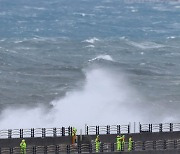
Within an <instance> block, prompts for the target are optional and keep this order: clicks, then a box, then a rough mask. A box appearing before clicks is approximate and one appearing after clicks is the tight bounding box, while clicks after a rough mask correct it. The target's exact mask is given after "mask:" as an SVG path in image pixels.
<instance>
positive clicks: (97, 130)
mask: <svg viewBox="0 0 180 154" xmlns="http://www.w3.org/2000/svg"><path fill="white" fill-rule="evenodd" d="M96 135H99V126H96Z"/></svg>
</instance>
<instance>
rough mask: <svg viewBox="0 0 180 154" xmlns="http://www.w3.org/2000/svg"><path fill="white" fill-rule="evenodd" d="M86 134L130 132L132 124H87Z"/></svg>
mask: <svg viewBox="0 0 180 154" xmlns="http://www.w3.org/2000/svg"><path fill="white" fill-rule="evenodd" d="M85 133H86V135H99V134H128V133H130V125H111V126H110V125H107V126H86V132H85Z"/></svg>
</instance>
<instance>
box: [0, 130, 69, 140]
mask: <svg viewBox="0 0 180 154" xmlns="http://www.w3.org/2000/svg"><path fill="white" fill-rule="evenodd" d="M71 135H72V127H68V128H65V127H61V128H31V129H7V130H0V138H2V139H5V138H28V137H31V138H34V137H42V138H45V137H58V136H71Z"/></svg>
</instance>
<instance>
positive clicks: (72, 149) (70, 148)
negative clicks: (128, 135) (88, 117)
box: [0, 139, 180, 154]
mask: <svg viewBox="0 0 180 154" xmlns="http://www.w3.org/2000/svg"><path fill="white" fill-rule="evenodd" d="M116 149H117V147H116V144H115V143H101V145H100V149H99V152H103V153H106V152H117V150H116ZM179 149H180V139H178V140H158V141H145V142H143V141H136V142H133V147H132V151H152V150H179ZM122 151H125V152H128V142H125V144H124V146H123V149H122ZM26 152H27V154H39V153H41V154H55V153H56V154H58V153H94V152H96V148H95V144H79V145H64V144H61V145H49V146H27V149H26ZM0 153H2V154H6V153H7V154H19V153H20V148H19V147H14V148H11V147H10V148H0Z"/></svg>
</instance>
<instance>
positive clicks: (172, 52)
mask: <svg viewBox="0 0 180 154" xmlns="http://www.w3.org/2000/svg"><path fill="white" fill-rule="evenodd" d="M135 122H136V123H139V122H141V123H169V122H173V123H178V122H180V1H179V0H0V129H16V128H33V127H34V128H44V127H47V128H53V127H62V126H64V127H67V126H75V127H77V128H82V129H83V128H84V126H85V125H117V124H129V123H135Z"/></svg>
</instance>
